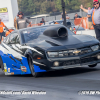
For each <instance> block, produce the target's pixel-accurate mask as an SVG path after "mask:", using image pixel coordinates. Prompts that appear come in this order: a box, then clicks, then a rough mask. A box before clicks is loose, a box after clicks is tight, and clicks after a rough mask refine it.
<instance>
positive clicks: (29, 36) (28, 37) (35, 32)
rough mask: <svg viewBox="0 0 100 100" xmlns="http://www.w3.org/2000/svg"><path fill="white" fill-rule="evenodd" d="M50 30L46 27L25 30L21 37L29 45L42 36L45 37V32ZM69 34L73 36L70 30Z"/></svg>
mask: <svg viewBox="0 0 100 100" xmlns="http://www.w3.org/2000/svg"><path fill="white" fill-rule="evenodd" d="M47 28H48V26H46V27H38V28H37V27H36V28H30V29H25V30H23V31H21V36H22V39H23V43H27V42H29V41H32V40H35V39H37V38H38V37H39V36H40V35H43V32H44V31H45V30H46V29H47ZM67 30H68V34H69V35H73V32H71V31H70V30H69V29H68V28H67Z"/></svg>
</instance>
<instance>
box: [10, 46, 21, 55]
mask: <svg viewBox="0 0 100 100" xmlns="http://www.w3.org/2000/svg"><path fill="white" fill-rule="evenodd" d="M11 49H13V50H15V51H16V52H18V53H20V54H22V52H20V51H17V50H16V49H15V48H14V47H13V46H12V48H11Z"/></svg>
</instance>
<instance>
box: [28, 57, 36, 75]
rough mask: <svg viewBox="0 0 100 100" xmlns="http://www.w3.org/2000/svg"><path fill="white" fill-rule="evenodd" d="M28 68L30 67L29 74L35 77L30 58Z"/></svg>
mask: <svg viewBox="0 0 100 100" xmlns="http://www.w3.org/2000/svg"><path fill="white" fill-rule="evenodd" d="M29 67H30V69H31V74H32V75H33V76H35V75H36V73H35V71H34V66H33V64H32V61H31V59H30V58H29Z"/></svg>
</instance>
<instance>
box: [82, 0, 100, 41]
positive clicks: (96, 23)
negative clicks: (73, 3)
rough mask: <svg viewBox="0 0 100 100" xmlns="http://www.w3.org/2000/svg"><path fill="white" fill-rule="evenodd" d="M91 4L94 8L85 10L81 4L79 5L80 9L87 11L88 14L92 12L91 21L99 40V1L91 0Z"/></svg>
mask: <svg viewBox="0 0 100 100" xmlns="http://www.w3.org/2000/svg"><path fill="white" fill-rule="evenodd" d="M93 6H94V8H93V9H91V10H87V9H85V8H83V5H81V7H80V8H81V9H82V10H83V11H85V12H88V14H90V15H91V14H92V23H93V26H94V30H95V33H96V38H97V39H98V40H99V41H100V3H99V1H98V0H93Z"/></svg>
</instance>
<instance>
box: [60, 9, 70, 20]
mask: <svg viewBox="0 0 100 100" xmlns="http://www.w3.org/2000/svg"><path fill="white" fill-rule="evenodd" d="M61 15H62V20H63V19H64V14H63V13H61ZM65 16H66V19H70V18H69V16H68V15H67V12H66V11H65Z"/></svg>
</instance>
